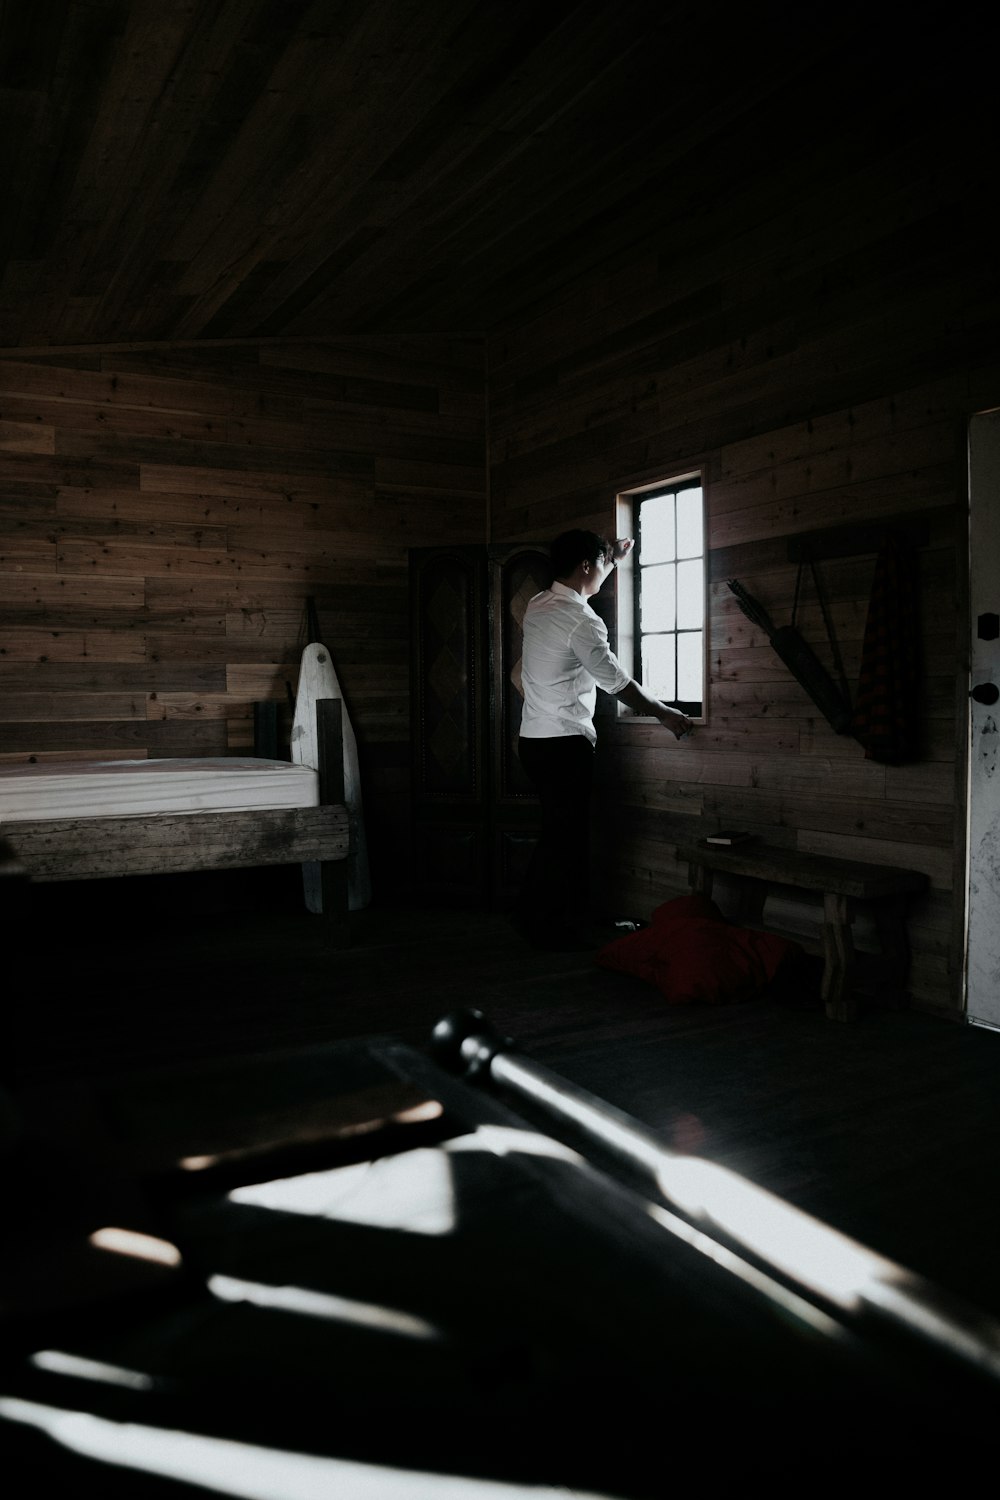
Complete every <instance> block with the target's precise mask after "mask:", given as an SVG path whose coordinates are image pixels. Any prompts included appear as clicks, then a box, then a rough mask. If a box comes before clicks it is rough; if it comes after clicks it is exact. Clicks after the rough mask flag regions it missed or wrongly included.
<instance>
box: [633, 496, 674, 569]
mask: <svg viewBox="0 0 1000 1500" xmlns="http://www.w3.org/2000/svg"><path fill="white" fill-rule="evenodd" d="M674 548H675V542H674V497H673V495H653V496H652V497H651V498H650V499H649V500H643V501H641V502H640V505H639V561H640V563H660V562H671V561H672V560H673V559H674V558H675V557H676V556H677V553H676V552H675V550H674Z"/></svg>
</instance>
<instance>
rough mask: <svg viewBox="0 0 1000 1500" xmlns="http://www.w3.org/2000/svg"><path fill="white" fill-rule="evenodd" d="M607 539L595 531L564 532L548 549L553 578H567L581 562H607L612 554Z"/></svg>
mask: <svg viewBox="0 0 1000 1500" xmlns="http://www.w3.org/2000/svg"><path fill="white" fill-rule="evenodd" d="M612 550H613V549H612V546H611V543H610V542H609V541H608V539H607V537H603V536H598V535H597V532H596V531H564V532H563V533H562V534H561V535H560V536H557V537H556V539H555V541H554V542H553V543H552V545H551V547H550V548H549V560H550V562H551V563H552V577H553V578H568V577H569V575H570V574H571V573H574V572H575V571H576V569H577V568H578V567H579V565H580V564H581V563H582V562H589V563H592V564H596V563H598V562H607V560H608V559H609V558H610V557H611V554H612Z"/></svg>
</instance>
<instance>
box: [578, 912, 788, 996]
mask: <svg viewBox="0 0 1000 1500" xmlns="http://www.w3.org/2000/svg"><path fill="white" fill-rule="evenodd" d="M797 948H798V944H797V943H793V942H790V941H789V940H788V939H787V938H782V937H777V936H776V935H775V934H774V933H770V932H752V931H750V930H749V929H746V928H742V927H734V926H733V925H732V924H731V923H729V922H727V921H726V919H725V917H724V916H723V915H722V913H721V912H720V910H719V908H718V907H717V906H716V905H715V903H714V902H713V901H710V900H709V899H708V897H707V896H700V895H697V894H695V895H691V896H678V897H676V898H675V899H674V900H673V901H665V902H664V903H663V905H662V906H658V907H657V908H656V910H655V911H654V913H653V917H652V921H651V923H650V925H649V927H644V928H643V929H642V930H641V931H639V932H630V933H628V935H627V936H626V937H621V938H616V939H615V941H614V942H613V943H608V944H607V946H606V947H604V948H602V949H601V950H600V952H599V953H598V954H597V962H598V963H599V964H600V965H601V966H602V967H603V968H605V969H615V970H617V971H618V972H619V973H622V974H631V975H633V976H634V977H635V978H636V979H643V980H645V981H646V982H647V983H648V984H654V985H655V986H656V987H657V989H658V990H659V991H660V992H661V994H663V995H664V997H665V998H666V999H667V1000H669V1001H670V1002H671V1004H673V1005H690V1004H695V1003H700V1004H702V1005H706V1004H707V1005H718V1004H724V1003H728V1002H731V1001H736V1000H752V999H753V998H754V997H755V996H757V995H760V994H761V993H762V992H763V991H764V990H765V989H766V988H767V986H768V984H769V983H770V982H771V980H772V979H773V978H774V976H775V973H776V972H777V969H778V965H779V964H780V963H781V961H782V959H783V958H785V957H786V956H787V955H788V954H789V953H792V952H794V951H795V950H796V949H797Z"/></svg>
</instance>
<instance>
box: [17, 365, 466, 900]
mask: <svg viewBox="0 0 1000 1500" xmlns="http://www.w3.org/2000/svg"><path fill="white" fill-rule="evenodd" d="M484 442H485V427H484V394H483V347H482V341H481V340H479V339H469V340H465V339H458V338H456V339H435V338H428V339H422V340H408V341H401V340H391V339H384V338H360V337H359V338H351V339H345V340H342V341H336V342H329V343H323V344H320V343H297V344H282V343H264V344H250V345H247V344H240V345H229V346H226V345H216V346H207V347H206V346H202V347H200V348H194V347H184V346H176V347H167V346H160V347H158V348H145V349H142V348H139V349H117V350H110V349H108V350H100V349H98V350H96V351H92V352H75V353H74V352H67V353H59V352H53V353H47V354H45V355H34V356H33V355H18V356H16V357H3V358H0V761H3V762H7V763H14V764H17V763H21V762H25V761H30V760H33V759H37V760H41V759H47V760H51V759H68V758H73V757H80V756H86V757H97V758H101V759H113V758H121V757H125V758H135V757H145V756H164V755H167V756H173V755H182V756H185V755H220V754H225V753H227V752H229V751H234V752H240V751H245V750H246V749H247V748H248V747H249V746H250V744H251V734H252V710H251V704H252V703H253V701H254V700H257V699H268V698H271V699H275V700H277V701H278V702H279V703H280V704H282V705H285V706H286V707H287V702H288V694H289V691H290V690H291V691H293V690H294V687H295V683H296V678H297V671H298V660H299V654H300V652H301V649H302V646H303V645H304V644H305V642H306V639H307V636H306V600H307V598H309V597H313V598H314V599H315V601H316V605H317V609H318V613H319V622H320V626H321V632H322V635H323V638H324V640H325V641H326V644H327V645H328V646H329V647H330V650H331V653H332V655H333V658H334V661H335V664H336V667H337V670H338V673H339V675H340V679H341V683H342V686H343V689H344V693H345V697H346V699H347V703H348V707H349V709H350V712H351V714H352V717H353V721H354V724H355V727H356V730H357V734H358V740H359V746H360V753H361V760H362V775H363V780H364V783H365V798H366V814H367V818H368V822H369V826H370V835H371V836H372V840H373V870H374V876H375V880H376V884H378V882H379V879H380V877H385V878H386V879H389V878H390V872H391V870H392V869H393V868H395V866H396V864H397V862H398V857H399V847H398V841H399V837H400V828H401V827H402V828H404V829H405V828H408V823H409V819H408V816H407V809H408V758H409V752H408V740H409V676H408V673H409V646H408V615H407V549H408V548H409V547H411V546H422V545H429V544H433V543H437V542H440V541H442V540H444V539H446V538H447V539H453V538H458V539H460V540H462V541H468V542H481V541H483V540H485V505H484V462H483V455H484ZM285 717H286V720H287V713H286V715H285ZM381 849H384V850H385V851H386V857H385V858H384V859H383V858H380V850H381Z"/></svg>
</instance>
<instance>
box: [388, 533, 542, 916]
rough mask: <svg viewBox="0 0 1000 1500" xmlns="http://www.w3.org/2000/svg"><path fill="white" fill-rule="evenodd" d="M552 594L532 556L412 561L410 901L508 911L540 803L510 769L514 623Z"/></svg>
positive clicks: (470, 554)
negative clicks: (534, 601) (538, 598)
mask: <svg viewBox="0 0 1000 1500" xmlns="http://www.w3.org/2000/svg"><path fill="white" fill-rule="evenodd" d="M549 582H550V573H549V564H548V555H547V552H546V551H545V549H544V548H542V547H540V546H538V545H535V544H523V543H522V544H507V545H493V546H479V547H475V546H472V547H469V546H464V547H419V548H414V549H413V550H412V551H411V553H410V610H411V635H410V652H411V670H412V704H411V733H412V743H411V749H412V762H411V763H412V797H413V822H414V827H413V845H412V847H413V894H414V897H415V899H417V900H419V901H422V902H424V903H428V904H436V905H443V906H455V907H466V908H469V907H478V908H488V907H493V908H498V909H499V908H504V907H507V906H509V905H510V904H511V903H512V901H513V899H514V897H515V895H516V893H517V890H518V888H519V885H520V881H521V876H522V874H523V872H524V869H525V866H526V864H527V861H528V859H529V858H530V855H531V852H532V849H533V848H534V845H535V841H536V839H537V837H538V802H537V798H536V797H535V795H534V793H533V790H532V787H531V784H530V782H529V781H528V779H527V777H526V776H525V774H524V772H523V770H522V769H521V763H520V761H519V760H518V757H517V737H518V732H519V729H520V724H521V697H520V694H519V692H518V691H517V689H516V688H515V686H514V684H513V682H512V681H511V673H512V672H514V671H515V668H516V667H517V666H518V664H519V663H520V659H521V622H522V620H523V618H524V610H525V607H526V605H527V603H528V601H529V599H531V598H532V597H533V596H534V595H535V594H537V593H538V592H539V591H540V590H541V589H544V588H547V587H548V585H549Z"/></svg>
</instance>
